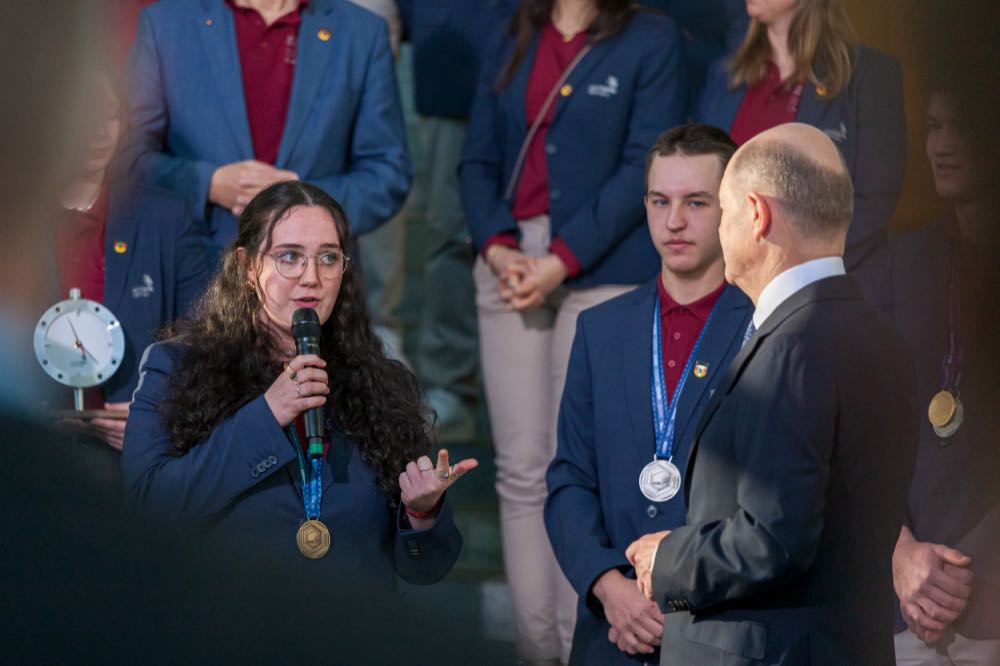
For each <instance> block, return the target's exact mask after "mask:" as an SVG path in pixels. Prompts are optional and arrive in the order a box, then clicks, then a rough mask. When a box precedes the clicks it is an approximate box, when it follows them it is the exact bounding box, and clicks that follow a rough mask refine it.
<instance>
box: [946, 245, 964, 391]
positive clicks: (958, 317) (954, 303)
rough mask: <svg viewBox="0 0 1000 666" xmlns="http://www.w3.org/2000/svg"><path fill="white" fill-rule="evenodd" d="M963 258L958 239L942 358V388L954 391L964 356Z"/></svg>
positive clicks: (952, 264)
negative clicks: (944, 350)
mask: <svg viewBox="0 0 1000 666" xmlns="http://www.w3.org/2000/svg"><path fill="white" fill-rule="evenodd" d="M960 260H961V257H960V248H959V244H958V241H953V242H952V245H951V270H950V280H949V285H948V352H947V353H946V354H945V355H944V357H943V358H942V359H941V388H942V389H943V390H946V391H951V392H952V393H957V392H958V384H959V381H960V380H961V377H962V357H963V352H964V349H963V347H964V345H963V342H964V340H963V336H962V312H961V305H960V303H961V294H960V293H959V276H958V275H957V273H958V268H957V264H958V262H959V261H960Z"/></svg>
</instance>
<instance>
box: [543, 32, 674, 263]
mask: <svg viewBox="0 0 1000 666" xmlns="http://www.w3.org/2000/svg"><path fill="white" fill-rule="evenodd" d="M642 36H643V37H644V38H646V39H647V40H648V48H647V49H646V50H645V52H643V53H637V54H636V57H637V58H640V60H639V62H640V67H639V74H638V81H637V85H636V88H635V91H634V93H633V95H632V100H631V109H632V111H631V114H630V117H629V122H628V127H627V128H626V130H625V136H624V140H623V142H622V147H621V154H620V157H619V158H618V168H617V169H616V171H615V172H614V173H613V175H612V176H611V177H610V178H609V179H608V180H607V181H606V182H605V183H604V184H603V185H602V186H601V187H600V188H599V189H598V190H597V191H596V192H595V193H594V195H593V197H592V198H591V199H590V201H588V202H586V203H585V204H584V205H583V206H581V207H580V208H579V209H578V210H577V212H576V213H574V214H573V215H572V216H571V217H570V219H569V220H567V221H566V222H565V224H563V225H561V226H560V228H559V237H560V238H562V239H563V241H565V242H566V244H567V245H569V248H570V249H571V250H572V251H573V255H574V256H575V257H576V259H577V261H579V262H580V268H581V270H583V271H586V270H587V269H589V268H591V267H593V266H594V265H595V264H597V263H598V262H599V261H600V260H601V259H602V258H603V257H604V255H605V254H606V253H607V252H608V251H609V250H610V249H611V248H613V247H614V246H615V245H616V244H617V243H618V242H619V241H620V240H622V239H623V238H624V237H625V236H626V235H628V233H629V232H631V231H633V230H634V229H635V226H636V221H637V220H639V221H640V222H641V221H642V220H643V215H642V196H643V193H644V192H643V179H644V177H645V170H646V155H647V153H648V152H649V149H650V147H652V145H653V143H654V142H655V141H656V137H657V135H658V134H659V133H660V132H662V131H663V130H666V129H669V128H671V127H673V126H675V125H678V124H680V123H681V122H683V121H684V118H685V116H686V115H687V76H686V67H685V62H684V42H683V39H682V37H681V33H680V30H679V29H678V28H677V25H676V24H675V23H674V22H673V21H666V20H665V21H662V22H658V23H657V24H656V27H655V31H654V32H652V34H650V35H649V36H648V37H646V36H645V35H642ZM570 110H571V109H567V113H568V112H570ZM594 122H600V119H599V118H595V119H594Z"/></svg>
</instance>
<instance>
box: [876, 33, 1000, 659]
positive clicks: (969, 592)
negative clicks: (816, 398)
mask: <svg viewBox="0 0 1000 666" xmlns="http://www.w3.org/2000/svg"><path fill="white" fill-rule="evenodd" d="M949 36H951V37H952V38H953V37H954V33H949ZM975 43H976V44H977V45H983V44H984V43H982V42H975ZM975 48H976V47H975V46H973V47H971V48H970V49H969V51H972V50H974V49H975ZM984 50H985V51H987V52H990V51H992V52H993V57H982V56H983V55H984V54H975V55H972V54H971V53H970V52H967V51H966V49H964V48H962V47H961V46H960V45H954V44H951V45H939V48H938V49H937V50H936V55H937V61H936V62H935V63H932V64H931V66H930V69H931V72H930V74H929V77H930V84H929V87H930V104H929V106H928V109H927V118H926V127H927V143H926V154H927V159H928V160H929V162H930V166H931V172H932V174H933V178H934V186H935V189H936V191H937V194H938V195H939V196H940V197H941V198H942V199H944V200H945V201H946V202H947V203H948V204H949V206H950V211H949V212H948V213H947V214H946V215H945V216H944V217H942V218H940V219H937V220H934V221H932V222H930V223H928V224H926V225H925V226H923V227H921V228H919V229H917V230H914V231H912V232H910V233H907V234H905V235H903V236H901V237H900V238H898V239H897V240H896V242H895V243H894V245H893V253H892V286H893V312H894V315H895V317H896V322H897V324H898V326H899V328H900V330H901V331H902V333H903V336H904V337H905V338H906V340H907V342H908V344H909V346H910V351H911V353H912V354H913V357H914V360H915V362H916V366H917V379H918V386H919V400H920V404H921V405H922V406H926V411H925V415H924V417H923V418H921V427H920V439H919V448H918V455H917V466H916V470H915V472H914V477H913V482H912V485H911V487H910V493H909V502H908V513H907V521H906V524H905V525H904V526H903V528H902V530H901V532H900V535H899V541H898V543H897V544H896V549H895V553H894V554H893V582H894V585H895V589H896V593H897V595H898V597H899V602H900V603H899V609H898V610H899V612H900V615H899V616H898V619H897V622H896V629H897V631H898V632H899V633H897V634H896V661H897V663H899V664H907V665H910V664H912V665H918V664H919V665H926V666H930V665H935V666H936V665H939V664H940V665H942V666H950V665H952V664H1000V557H998V556H997V554H998V553H1000V484H998V483H997V479H998V478H1000V444H998V442H1000V414H998V412H997V409H996V405H997V404H998V402H1000V384H998V377H1000V363H998V357H997V349H996V340H997V338H998V336H1000V298H998V297H1000V290H998V286H1000V269H998V268H997V261H996V260H997V252H998V250H1000V194H998V190H997V187H996V183H995V182H994V181H995V178H996V175H997V173H998V172H1000V171H998V167H1000V140H998V138H1000V137H998V136H997V132H996V128H995V123H996V117H997V112H998V111H1000V96H998V92H997V90H996V88H995V87H992V86H986V87H985V88H984V87H983V86H982V85H980V82H979V81H973V80H970V79H969V78H968V77H967V76H964V75H963V74H965V73H966V72H983V71H986V70H987V68H989V67H994V66H995V63H996V57H995V46H990V47H987V48H985V49H984Z"/></svg>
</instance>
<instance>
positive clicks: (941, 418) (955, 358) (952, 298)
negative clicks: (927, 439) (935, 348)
mask: <svg viewBox="0 0 1000 666" xmlns="http://www.w3.org/2000/svg"><path fill="white" fill-rule="evenodd" d="M956 246H957V243H955V242H953V243H952V252H951V283H950V286H949V289H948V351H947V353H946V354H945V355H944V358H943V359H941V390H940V391H938V392H937V393H935V394H934V397H933V398H931V404H930V406H928V408H927V419H928V420H929V421H930V422H931V426H932V427H933V428H934V433H935V434H937V436H938V437H940V438H941V445H942V446H947V445H948V444H949V443H950V442H949V441H948V440H949V438H950V437H951V436H952V435H954V434H955V433H956V432H958V429H959V428H960V427H961V426H962V422H963V421H964V420H965V408H964V407H963V406H962V401H961V399H960V398H959V391H958V385H959V382H960V381H961V366H962V352H963V345H962V328H961V327H962V318H961V311H960V304H959V294H958V285H957V280H956V279H955V271H956V267H955V264H956V261H957V259H958V257H957V254H958V252H957V247H956Z"/></svg>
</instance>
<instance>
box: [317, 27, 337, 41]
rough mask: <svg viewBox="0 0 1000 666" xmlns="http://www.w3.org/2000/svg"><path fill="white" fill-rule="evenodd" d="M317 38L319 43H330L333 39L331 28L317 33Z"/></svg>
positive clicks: (322, 29)
mask: <svg viewBox="0 0 1000 666" xmlns="http://www.w3.org/2000/svg"><path fill="white" fill-rule="evenodd" d="M316 36H317V37H319V41H321V42H328V41H330V38H331V37H333V33H332V32H330V30H329V28H320V29H319V32H317V33H316Z"/></svg>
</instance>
